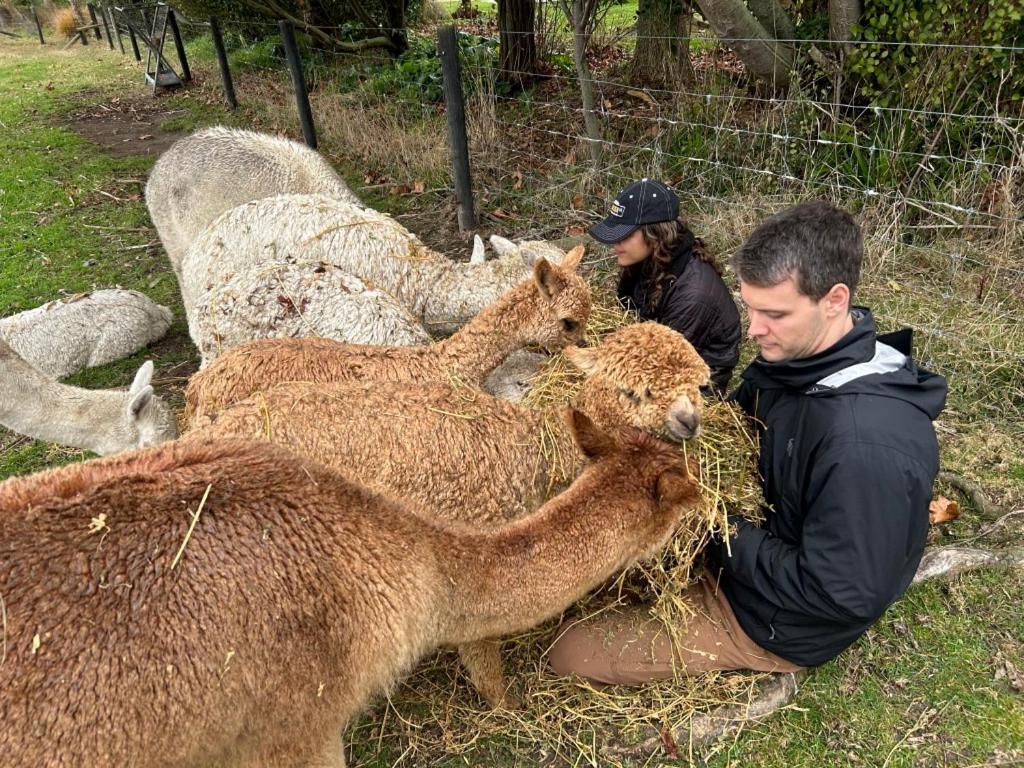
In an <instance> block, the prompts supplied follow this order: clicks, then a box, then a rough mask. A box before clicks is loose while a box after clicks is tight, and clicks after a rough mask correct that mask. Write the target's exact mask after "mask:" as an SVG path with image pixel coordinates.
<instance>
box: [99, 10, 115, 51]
mask: <svg viewBox="0 0 1024 768" xmlns="http://www.w3.org/2000/svg"><path fill="white" fill-rule="evenodd" d="M100 19H101V20H102V21H103V31H104V32H105V33H106V35H107V45H109V46H110V50H114V38H112V37H111V36H110V24H109V23H108V22H107V11H106V9H104V8H100Z"/></svg>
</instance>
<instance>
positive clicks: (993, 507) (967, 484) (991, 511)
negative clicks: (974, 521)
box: [939, 471, 1005, 522]
mask: <svg viewBox="0 0 1024 768" xmlns="http://www.w3.org/2000/svg"><path fill="white" fill-rule="evenodd" d="M939 480H941V481H942V482H944V483H949V484H950V485H951V486H953V487H954V488H956V489H957V490H958V491H960V493H962V494H964V495H965V496H966V497H967V498H968V499H970V500H971V503H972V504H973V505H974V507H975V508H976V509H977V510H978V512H979V513H980V515H981V517H982V518H984V519H985V520H987V521H990V522H991V521H993V520H996V519H998V518H1000V517H1002V516H1003V514H1005V510H1004V509H1003V508H1002V507H1000V506H999V505H998V504H996V503H995V502H993V501H992V500H991V499H989V497H988V495H987V494H986V493H985V491H984V489H982V487H981V486H980V485H978V483H976V482H974V481H973V480H968V479H967V478H966V477H964V476H963V475H959V474H957V473H956V472H947V471H943V472H939Z"/></svg>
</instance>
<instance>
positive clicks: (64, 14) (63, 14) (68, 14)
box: [53, 8, 78, 40]
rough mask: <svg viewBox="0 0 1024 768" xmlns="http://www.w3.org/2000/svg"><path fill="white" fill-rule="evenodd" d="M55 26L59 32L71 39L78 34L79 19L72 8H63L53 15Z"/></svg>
mask: <svg viewBox="0 0 1024 768" xmlns="http://www.w3.org/2000/svg"><path fill="white" fill-rule="evenodd" d="M53 27H54V29H56V30H57V34H59V35H60V36H61V37H64V38H65V39H68V40H70V39H71V38H72V37H74V36H75V35H76V34H78V19H76V18H75V12H74V11H72V10H71V9H70V8H61V9H60V10H59V11H57V12H56V13H55V14H54V15H53Z"/></svg>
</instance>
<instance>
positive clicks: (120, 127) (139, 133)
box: [66, 90, 185, 157]
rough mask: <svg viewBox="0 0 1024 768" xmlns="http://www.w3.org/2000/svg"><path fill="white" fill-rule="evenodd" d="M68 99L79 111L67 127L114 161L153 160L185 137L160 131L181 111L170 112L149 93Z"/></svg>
mask: <svg viewBox="0 0 1024 768" xmlns="http://www.w3.org/2000/svg"><path fill="white" fill-rule="evenodd" d="M71 98H72V100H73V101H75V102H77V103H78V104H80V107H79V108H78V109H76V110H75V111H74V112H72V113H71V114H70V115H69V116H68V117H67V118H66V125H67V126H68V127H69V128H70V129H71V130H73V131H74V132H75V133H77V134H78V135H79V136H82V137H83V138H86V139H88V140H89V141H91V142H93V143H94V144H96V145H97V146H99V147H101V148H102V149H103V150H104V151H105V152H106V153H107V154H108V155H111V156H113V157H131V156H136V155H151V156H153V157H155V156H157V155H159V154H160V153H161V152H163V151H164V150H165V149H167V148H168V147H169V146H170V145H171V144H173V143H174V142H175V141H176V140H177V139H179V138H181V137H182V136H184V135H185V131H164V130H162V129H161V128H160V125H161V124H162V123H163V122H164V121H166V120H168V119H169V118H171V117H173V116H175V115H178V114H182V113H183V112H184V110H182V109H169V108H168V106H166V102H165V101H164V100H163V99H160V98H154V97H153V96H151V95H149V94H148V93H147V94H144V95H138V96H136V95H130V96H113V97H104V96H101V94H99V93H98V92H96V91H92V90H85V91H79V92H78V93H76V94H74V95H73V96H72V97H71Z"/></svg>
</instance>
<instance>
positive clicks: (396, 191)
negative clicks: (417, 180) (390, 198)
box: [388, 184, 412, 195]
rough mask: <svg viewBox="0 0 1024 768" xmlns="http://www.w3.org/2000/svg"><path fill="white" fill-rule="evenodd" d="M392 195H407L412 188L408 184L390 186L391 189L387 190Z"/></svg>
mask: <svg viewBox="0 0 1024 768" xmlns="http://www.w3.org/2000/svg"><path fill="white" fill-rule="evenodd" d="M388 191H389V192H390V193H391V194H392V195H408V194H409V193H410V192H412V187H410V186H409V185H408V184H392V185H391V189H389V190H388Z"/></svg>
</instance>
